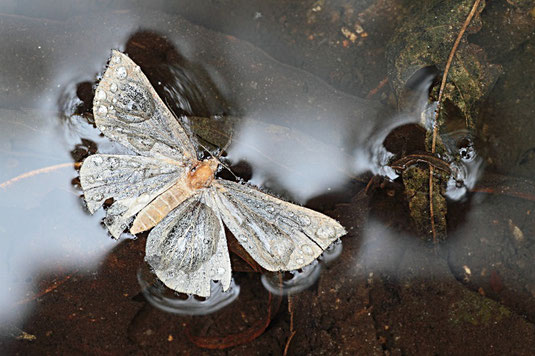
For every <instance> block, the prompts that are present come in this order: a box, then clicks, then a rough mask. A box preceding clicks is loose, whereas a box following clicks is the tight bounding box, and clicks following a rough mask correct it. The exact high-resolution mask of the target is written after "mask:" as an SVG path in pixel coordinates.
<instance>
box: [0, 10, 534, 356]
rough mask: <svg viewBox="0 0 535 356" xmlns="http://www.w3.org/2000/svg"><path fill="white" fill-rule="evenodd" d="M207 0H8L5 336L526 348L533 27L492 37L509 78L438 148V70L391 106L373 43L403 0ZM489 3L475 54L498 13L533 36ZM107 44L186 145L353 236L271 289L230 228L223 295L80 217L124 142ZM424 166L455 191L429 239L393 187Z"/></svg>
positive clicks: (1, 128)
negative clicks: (86, 179) (113, 108)
mask: <svg viewBox="0 0 535 356" xmlns="http://www.w3.org/2000/svg"><path fill="white" fill-rule="evenodd" d="M209 3H210V8H207V7H206V5H207V3H205V2H202V1H201V2H199V3H198V4H197V3H195V4H193V3H189V2H178V3H174V2H173V3H171V2H167V1H162V2H160V3H158V4H157V5H149V4H146V5H145V6H143V7H141V6H139V7H133V6H131V5H129V4H127V3H124V2H117V3H113V4H112V5H105V4H100V3H99V4H98V5H88V4H82V3H81V2H75V3H73V4H71V5H72V6H71V5H69V6H66V5H65V4H63V3H62V1H58V2H56V3H55V4H54V5H53V6H48V5H47V6H44V5H41V4H31V3H30V2H21V3H20V4H17V5H15V4H7V5H5V6H4V8H3V9H2V10H0V28H1V29H2V31H1V33H2V35H3V41H1V43H0V60H1V61H2V63H3V67H2V69H0V90H1V92H2V95H0V256H1V257H2V258H0V271H1V272H0V282H2V285H3V286H4V288H3V290H2V292H0V306H1V309H0V310H1V311H0V349H2V350H4V351H5V352H6V353H7V354H15V353H37V352H39V353H42V352H43V351H44V352H47V353H57V352H63V351H66V350H70V351H72V350H78V351H80V352H81V353H105V352H111V353H137V352H139V351H140V350H150V352H154V353H160V352H162V353H163V352H167V353H169V352H171V353H181V352H195V351H199V350H200V348H201V349H217V348H220V349H224V348H226V347H235V349H227V350H236V352H243V353H245V352H251V351H253V352H259V350H261V351H260V352H261V353H266V354H269V353H272V354H281V353H283V352H284V350H285V348H288V350H289V352H290V354H292V353H296V354H298V353H309V352H313V351H314V352H317V351H318V350H320V351H321V352H324V353H340V352H346V353H356V354H375V353H380V352H389V353H397V352H399V353H409V354H410V353H424V354H425V353H431V352H433V353H435V352H438V353H455V351H457V352H458V350H467V352H470V351H475V350H476V349H473V348H471V347H470V346H468V348H464V347H465V346H466V342H467V340H468V342H469V343H470V344H474V345H479V346H478V347H480V348H479V349H477V351H479V352H480V351H481V350H486V351H488V353H492V352H496V353H499V352H500V351H503V352H505V350H507V352H511V350H513V353H516V354H529V353H530V351H531V350H533V347H534V346H535V338H534V337H533V335H535V326H534V325H533V323H534V322H535V279H534V277H533V276H534V275H535V274H534V273H533V271H534V268H535V266H534V262H533V261H535V259H534V258H533V257H534V255H535V249H534V246H535V243H534V239H535V223H534V221H535V219H533V214H534V208H535V183H534V182H533V181H532V179H533V177H535V159H533V157H534V155H533V152H534V147H533V140H532V137H533V135H534V133H535V126H533V120H532V116H533V112H534V107H533V100H532V98H531V96H530V95H529V93H532V92H533V83H535V81H533V80H532V77H533V76H534V75H535V66H533V62H532V61H533V60H532V58H533V52H534V48H535V43H534V42H533V40H532V39H526V40H525V41H524V42H518V41H517V42H518V43H517V42H515V41H511V43H517V45H515V46H516V47H514V49H510V48H509V46H505V47H504V48H502V50H504V51H505V50H507V51H511V52H510V53H511V58H510V59H506V58H501V57H500V56H496V55H495V54H493V55H492V56H490V57H491V58H492V60H493V61H495V62H496V63H498V64H499V65H500V66H501V67H502V68H503V72H502V74H501V76H500V77H499V78H498V79H497V81H496V83H495V87H494V89H493V90H492V91H490V93H489V94H488V98H487V99H486V101H485V103H484V104H481V107H482V109H481V110H480V114H479V116H478V118H477V122H475V124H474V125H473V127H471V128H470V130H468V129H467V128H466V125H465V124H464V123H462V122H461V124H459V120H457V121H454V124H451V125H450V126H447V128H446V129H445V130H446V132H445V133H444V134H443V135H442V136H441V140H442V141H443V144H444V147H445V151H444V152H441V153H440V157H439V156H438V155H429V154H428V153H425V152H424V151H426V147H425V130H424V129H423V127H426V125H427V126H428V128H429V117H432V116H433V115H434V110H435V106H433V105H430V104H429V103H428V101H427V98H428V95H429V87H430V86H431V85H436V81H437V77H435V74H436V73H431V74H430V73H427V72H426V74H425V75H423V76H420V77H419V79H418V80H416V81H414V82H412V83H410V88H409V90H408V92H407V94H406V97H403V98H402V100H401V99H400V100H399V101H396V97H395V94H394V91H393V89H392V86H390V85H389V83H388V78H389V76H391V73H388V70H387V68H390V67H389V65H390V64H389V63H387V59H386V56H385V53H386V52H387V43H388V41H389V39H390V38H391V37H392V36H393V35H394V33H395V29H396V28H397V27H398V25H400V24H402V23H404V22H406V21H407V18H408V14H410V9H409V8H408V7H405V6H404V5H402V4H394V3H389V2H371V1H368V2H362V3H359V4H350V3H346V2H343V4H342V5H336V4H334V3H333V2H330V1H320V2H314V3H299V4H297V3H296V4H284V3H276V5H277V6H271V5H270V6H267V5H266V4H264V3H262V2H256V1H253V2H247V3H243V4H240V5H239V6H235V7H232V8H231V9H230V8H229V7H230V5H229V4H223V3H213V2H209ZM487 6H488V7H486V8H485V11H484V12H483V13H482V15H481V16H482V19H483V22H482V23H483V25H482V26H483V27H482V29H481V32H479V34H478V35H477V36H472V37H469V40H470V41H474V43H476V42H477V43H478V45H480V46H482V48H483V49H488V51H491V50H492V49H493V48H495V47H496V46H498V47H499V43H498V44H496V43H493V44H492V45H488V46H486V45H485V41H488V37H491V38H492V33H493V32H492V31H491V30H492V28H494V27H493V26H495V24H494V23H493V21H495V18H494V17H493V16H496V18H502V17H506V16H508V15H504V14H508V13H511V11H513V12H514V13H515V14H516V15H515V16H519V17H514V18H515V19H516V18H518V19H521V20H522V21H523V22H522V21H520V20H519V21H520V22H519V26H521V29H522V30H521V31H520V30H519V32H518V33H519V35H518V36H520V35H523V34H526V33H528V32H529V31H528V30H529V26H532V25H531V24H530V22H529V21H531V20H529V17H525V14H526V13H529V12H528V11H527V10H525V9H524V8H523V7H522V6H521V5H512V4H508V5H503V6H505V7H507V9H509V10H507V11H509V12H507V11H505V10H504V9H502V8H500V7H499V6H498V5H494V4H493V5H487ZM500 6H502V5H500ZM514 6H516V7H514ZM513 7H514V8H513ZM230 10H232V11H230ZM221 13H229V15H228V16H227V17H224V16H221V15H220V14H221ZM522 26H523V27H522ZM527 29H528V30H527ZM520 43H522V44H520ZM506 47H507V48H506ZM111 49H118V50H120V51H123V52H125V53H127V54H128V55H129V56H130V57H131V58H132V59H133V60H134V61H135V62H136V63H137V64H139V65H140V67H141V69H142V70H143V72H144V73H145V74H146V75H147V77H148V78H149V80H150V82H151V83H152V85H153V86H154V88H155V90H156V91H157V92H158V94H159V95H160V97H161V98H162V99H163V100H164V102H165V103H166V104H167V105H168V106H169V108H170V109H171V110H172V111H173V112H174V113H175V114H176V116H177V117H179V119H180V120H181V123H182V124H183V125H184V126H185V127H186V129H187V130H188V133H189V134H190V135H191V136H192V137H193V138H194V139H195V140H196V141H197V142H198V143H200V144H201V145H202V146H199V147H198V148H199V155H200V156H204V157H205V158H207V157H209V156H210V154H213V155H218V154H220V153H222V154H223V155H222V160H223V162H224V163H225V164H226V165H228V166H229V167H230V168H231V170H232V171H233V172H234V173H235V174H236V175H238V176H239V178H240V179H243V180H244V181H248V182H250V183H251V184H254V185H258V186H261V187H262V188H263V189H265V190H267V191H269V192H272V193H274V194H276V195H278V196H281V197H283V198H284V199H287V200H291V201H293V202H296V203H299V204H302V205H304V206H307V207H310V208H312V209H315V210H318V211H320V212H323V213H325V214H327V215H329V216H331V217H334V218H336V219H337V220H338V221H340V223H341V224H342V225H344V227H345V228H346V230H347V231H348V234H347V235H346V236H344V237H342V239H341V244H336V245H335V246H333V247H332V248H330V249H328V250H326V251H325V252H324V254H323V257H322V258H320V259H319V261H317V262H314V263H313V264H312V265H310V266H308V267H305V268H303V269H302V270H300V271H298V272H294V273H293V274H290V275H286V276H284V277H283V279H282V286H281V279H280V277H281V276H280V275H279V274H276V273H275V274H267V273H263V274H262V273H259V271H260V270H259V268H258V266H257V265H255V263H254V261H252V260H251V259H250V258H248V257H247V255H246V254H245V251H243V249H241V250H240V248H239V243H238V242H237V241H234V238H233V237H232V236H231V235H230V234H229V233H227V235H228V239H229V246H230V247H231V251H232V252H231V264H232V269H233V278H234V281H233V286H232V288H231V290H230V291H229V292H222V291H221V290H220V287H218V284H217V283H214V285H213V286H212V290H213V291H214V296H213V298H212V297H210V298H209V299H207V300H198V299H195V298H193V297H191V296H190V297H187V298H185V297H184V296H180V295H176V294H175V293H173V292H172V291H170V290H166V289H165V287H163V286H162V285H160V284H158V281H157V280H156V278H155V276H154V275H153V274H152V273H151V272H150V271H149V270H148V269H147V267H146V265H145V263H144V262H143V258H144V254H145V241H146V235H147V234H146V233H145V234H140V235H139V236H138V238H136V239H126V240H123V241H122V242H117V241H114V240H112V239H111V237H110V236H109V234H108V233H107V231H106V229H105V228H104V226H103V225H102V223H101V220H102V219H103V217H104V212H103V211H102V209H101V210H99V211H97V212H96V213H95V215H90V214H89V213H88V211H87V208H86V207H85V205H84V201H83V199H82V197H81V195H82V192H81V190H80V187H79V180H78V168H79V163H80V162H81V161H82V160H83V159H84V158H86V157H87V156H89V155H91V154H94V153H97V152H98V153H126V152H127V151H126V149H125V148H123V147H121V146H119V145H118V144H116V143H114V142H111V141H110V140H108V139H106V138H105V137H104V136H103V135H101V134H100V132H99V131H98V129H96V128H95V127H94V125H93V117H92V101H93V95H94V89H95V87H96V83H97V82H98V80H99V79H100V77H99V76H100V75H101V74H102V73H103V70H104V69H105V66H106V63H107V60H108V58H109V55H110V50H111ZM447 105H450V104H447ZM451 107H452V106H451V105H450V106H447V108H448V109H450V112H453V113H454V114H452V117H455V118H457V116H458V115H459V113H458V112H457V111H455V110H453V109H451ZM422 113H423V114H422ZM457 119H458V118H457ZM222 147H227V149H226V150H225V152H221V148H222ZM206 150H210V151H211V152H210V153H208V152H207V151H206ZM407 157H408V158H409V159H407ZM400 159H405V160H404V161H399V160H400ZM392 162H397V163H398V164H397V165H394V164H393V163H392ZM433 164H435V166H436V167H438V168H437V171H439V170H440V169H439V168H440V167H443V168H444V170H448V169H449V170H450V171H451V172H452V176H453V177H454V178H450V179H449V180H445V181H444V182H443V185H442V187H443V191H442V190H441V191H437V194H439V195H442V196H444V197H447V200H445V202H446V203H445V205H444V209H446V210H447V213H446V214H445V215H442V216H443V217H444V218H445V220H444V221H445V225H444V228H445V229H446V230H447V237H446V238H445V240H444V241H442V242H440V244H438V245H434V244H433V243H432V242H429V241H425V237H424V238H420V237H421V236H419V235H422V234H418V233H416V232H415V231H417V230H418V229H417V226H416V225H417V223H416V222H415V220H414V219H415V215H414V206H415V205H410V204H409V201H412V200H411V199H412V197H411V196H408V195H407V191H409V190H410V189H413V187H412V186H410V184H409V183H410V180H408V179H407V174H408V173H406V172H408V171H409V170H411V174H415V173H414V171H415V170H417V169H420V170H422V171H427V170H428V169H429V168H428V167H429V165H433ZM439 173H440V172H439ZM219 176H220V178H222V179H234V178H233V176H232V174H230V173H229V172H228V170H226V169H222V170H221V171H220V172H219ZM372 176H376V178H374V179H372V180H371V181H370V179H371V178H372ZM381 177H382V178H381ZM439 178H440V176H439V175H437V179H439ZM427 182H428V180H427ZM368 183H370V184H368ZM425 189H428V185H426V184H425V183H424V184H422V186H421V187H420V190H418V189H416V190H415V191H416V193H415V194H417V193H418V192H420V191H425ZM409 195H410V194H409ZM424 195H425V194H424ZM414 204H416V203H414ZM411 209H413V210H411ZM439 213H440V212H439ZM422 214H423V215H422V216H424V218H425V219H427V220H426V221H429V213H428V212H424V213H422ZM426 214H427V215H426ZM438 215H440V214H438ZM425 219H424V220H425ZM437 221H438V220H437ZM437 224H438V223H437ZM130 237H132V236H130ZM143 266H144V267H143ZM143 268H145V269H143ZM218 288H219V289H218ZM436 330H440V333H438V334H437V333H435V332H434V331H436ZM74 340H75V341H74ZM289 340H290V342H289ZM491 343H492V345H493V347H494V348H493V350H494V351H489V350H491V349H490V346H489V345H491ZM217 345H219V346H217ZM236 345H240V346H236ZM298 350H300V351H299V352H298ZM216 352H218V351H216ZM220 352H221V353H223V352H226V351H224V350H223V351H220ZM231 352H232V351H231Z"/></svg>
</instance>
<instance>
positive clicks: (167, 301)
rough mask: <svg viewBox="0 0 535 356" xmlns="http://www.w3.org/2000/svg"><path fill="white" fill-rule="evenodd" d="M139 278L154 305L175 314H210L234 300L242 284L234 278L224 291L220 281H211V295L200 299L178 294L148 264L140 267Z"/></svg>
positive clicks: (148, 298)
mask: <svg viewBox="0 0 535 356" xmlns="http://www.w3.org/2000/svg"><path fill="white" fill-rule="evenodd" d="M137 279H138V281H139V284H140V286H141V288H142V289H141V291H142V292H143V295H144V296H145V298H146V299H147V300H148V301H149V302H150V303H151V304H152V305H154V306H155V307H157V308H158V309H161V310H163V311H165V312H168V313H173V314H181V315H205V314H210V313H213V312H216V311H218V310H220V309H222V308H224V307H226V306H227V305H229V304H230V303H232V302H234V300H236V298H238V296H239V295H240V286H238V285H236V283H235V282H234V280H233V279H232V280H231V282H230V286H229V288H228V289H227V290H226V291H223V286H222V284H221V283H220V282H219V281H211V287H210V296H209V297H207V298H202V299H198V298H197V297H196V296H194V295H184V294H178V293H176V292H174V291H173V290H171V289H169V288H167V287H166V286H165V285H164V284H163V283H162V282H161V281H160V280H159V279H158V278H156V275H155V274H154V272H152V271H151V270H150V268H149V266H148V265H147V264H144V265H143V266H142V267H140V268H139V270H138V273H137ZM181 296H182V297H183V298H181Z"/></svg>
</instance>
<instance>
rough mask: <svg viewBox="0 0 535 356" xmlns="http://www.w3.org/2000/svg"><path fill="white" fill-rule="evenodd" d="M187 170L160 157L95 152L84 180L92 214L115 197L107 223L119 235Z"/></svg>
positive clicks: (85, 168)
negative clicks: (136, 215) (133, 218)
mask: <svg viewBox="0 0 535 356" xmlns="http://www.w3.org/2000/svg"><path fill="white" fill-rule="evenodd" d="M185 174H186V169H185V168H184V167H182V166H179V165H175V164H171V163H169V162H166V161H163V160H160V159H156V158H150V157H143V156H130V155H105V154H95V155H92V156H89V157H87V158H86V159H85V160H84V163H83V164H82V167H81V168H80V183H81V185H82V189H83V190H84V196H85V200H86V202H87V207H88V209H89V212H90V213H91V214H93V213H94V212H95V210H97V209H98V208H100V206H101V205H102V204H103V203H104V201H105V200H106V199H108V198H113V199H114V203H113V204H112V205H111V206H110V207H109V208H108V209H107V210H106V218H105V219H104V223H105V225H106V226H107V227H108V230H109V231H110V233H111V234H112V235H113V237H115V238H119V236H120V235H121V233H122V232H123V231H124V230H125V229H126V228H127V226H128V224H129V223H130V221H131V220H132V217H133V216H134V215H135V214H137V213H138V212H139V211H140V210H141V209H143V208H144V207H145V206H146V205H147V204H148V203H150V202H151V201H152V200H153V199H154V198H155V197H157V196H158V195H160V194H162V193H163V192H164V191H165V190H167V189H168V188H169V187H170V186H171V185H173V183H174V182H175V181H176V180H177V179H180V177H184V176H185ZM184 179H185V178H184Z"/></svg>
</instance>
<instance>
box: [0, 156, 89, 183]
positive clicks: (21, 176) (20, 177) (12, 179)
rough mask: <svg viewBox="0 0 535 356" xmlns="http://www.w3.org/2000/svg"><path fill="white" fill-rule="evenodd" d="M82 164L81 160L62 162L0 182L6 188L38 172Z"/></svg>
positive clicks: (47, 171)
mask: <svg viewBox="0 0 535 356" xmlns="http://www.w3.org/2000/svg"><path fill="white" fill-rule="evenodd" d="M81 165H82V163H81V162H75V163H61V164H56V165H54V166H48V167H44V168H39V169H35V170H33V171H30V172H26V173H23V174H21V175H18V176H16V177H15V178H11V179H9V180H7V181H5V182H3V183H1V184H0V188H4V189H5V188H7V187H8V186H9V185H11V184H13V183H16V182H18V181H19V180H22V179H26V178H30V177H33V176H36V175H38V174H42V173H49V172H52V171H55V170H58V169H61V168H66V167H74V168H79V167H80V166H81Z"/></svg>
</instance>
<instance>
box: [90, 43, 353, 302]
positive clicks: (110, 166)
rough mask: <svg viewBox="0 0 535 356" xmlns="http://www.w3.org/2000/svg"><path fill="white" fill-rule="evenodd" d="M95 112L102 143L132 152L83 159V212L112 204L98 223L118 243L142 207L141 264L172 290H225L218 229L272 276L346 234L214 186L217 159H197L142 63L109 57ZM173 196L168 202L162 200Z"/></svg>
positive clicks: (244, 190)
mask: <svg viewBox="0 0 535 356" xmlns="http://www.w3.org/2000/svg"><path fill="white" fill-rule="evenodd" d="M93 112H94V117H95V123H96V125H97V127H98V128H99V129H100V130H101V131H102V132H103V133H104V134H105V135H106V136H107V137H109V138H111V139H113V140H115V141H117V142H119V143H121V144H122V145H124V146H126V147H127V148H128V149H130V150H131V151H133V152H135V153H136V154H138V156H135V155H104V154H96V155H93V156H90V157H88V158H86V159H85V161H84V163H83V165H82V168H81V169H80V181H81V185H82V189H83V191H84V196H85V199H86V201H87V206H88V208H89V211H90V212H91V213H93V212H94V211H95V210H97V209H98V208H99V207H100V206H101V205H102V204H103V203H104V201H105V200H106V199H109V198H113V200H114V202H113V204H112V205H111V206H110V207H109V208H108V209H107V210H106V218H105V219H104V222H105V224H106V226H107V227H108V229H109V231H110V232H111V234H112V235H113V236H114V237H116V238H118V237H119V235H120V234H121V233H122V232H123V231H124V230H125V229H126V228H127V227H128V225H129V224H130V223H131V222H132V220H133V218H134V216H135V215H136V214H138V213H139V212H140V211H141V213H140V214H138V217H137V219H136V221H137V220H139V219H140V216H143V219H150V220H153V221H152V222H153V224H152V225H150V226H154V228H152V230H151V231H150V233H149V235H148V237H147V245H146V257H145V259H146V261H147V262H148V263H149V264H150V265H151V267H152V268H153V269H154V272H155V273H156V275H157V276H158V278H159V279H160V280H162V281H163V282H164V283H165V284H166V285H167V286H168V287H169V288H171V289H174V290H175V291H178V292H181V293H189V294H197V295H199V296H203V297H207V296H209V295H210V285H211V281H212V280H218V281H220V282H221V283H222V285H223V290H227V289H228V288H229V286H230V281H231V265H230V257H229V252H228V247H227V240H226V236H225V228H224V225H223V223H224V224H225V225H226V226H227V227H228V228H229V229H230V231H231V232H232V233H233V234H234V236H235V237H236V238H237V240H238V242H239V243H240V244H241V245H242V246H243V247H244V248H245V250H246V251H247V252H248V253H249V254H250V255H251V257H252V258H254V259H255V260H256V261H257V262H258V263H259V264H260V265H261V266H262V267H263V268H265V269H267V270H269V271H289V270H294V269H299V268H302V267H304V266H306V265H308V264H309V263H311V262H312V261H314V259H316V258H317V257H318V256H319V255H320V254H321V253H322V252H323V251H324V250H325V249H326V248H327V247H328V246H329V245H330V244H331V243H332V242H333V241H335V240H337V239H338V238H339V237H340V236H342V235H344V234H345V233H346V231H345V229H344V228H343V227H342V226H341V225H340V224H339V223H338V222H337V221H336V220H334V219H332V218H330V217H328V216H326V215H323V214H321V213H318V212H316V211H313V210H311V209H307V208H304V207H301V206H298V205H295V204H291V203H288V202H285V201H283V200H281V199H278V198H276V197H273V196H271V195H269V194H266V193H264V192H261V191H259V190H258V189H255V188H254V187H251V186H249V185H245V184H240V183H235V182H231V181H226V180H215V179H214V176H215V173H216V171H217V161H216V160H214V159H212V160H207V161H198V160H197V158H196V153H195V149H194V147H193V144H192V142H191V141H190V139H189V138H188V136H187V134H186V132H185V131H184V129H183V128H182V126H180V124H179V123H178V121H177V120H176V119H175V118H174V117H173V115H172V113H171V112H170V111H169V109H168V108H167V107H166V106H165V105H164V103H163V101H162V100H161V99H160V98H159V97H158V95H157V94H156V92H155V90H154V88H153V87H152V86H151V85H150V82H149V81H148V79H147V78H146V77H145V75H144V74H143V73H142V72H141V70H140V69H139V67H138V66H137V65H136V64H135V63H134V62H133V61H132V60H131V59H129V58H128V57H127V56H126V55H124V54H122V53H120V52H117V51H113V52H112V57H111V59H110V63H109V66H108V69H107V70H106V72H105V73H104V76H103V79H102V81H101V82H100V83H99V86H98V88H97V90H96V94H95V100H94V102H93ZM177 187H178V188H177ZM177 194H179V195H180V196H176V195H177ZM168 197H169V198H168ZM171 198H172V200H173V202H174V205H173V204H172V203H173V202H168V201H167V199H171ZM144 208H145V209H144ZM162 209H163V210H162ZM142 210H143V211H142ZM167 212H169V213H167ZM144 214H145V215H144ZM151 214H152V215H151ZM165 214H167V215H166V216H165ZM164 216H165V217H164ZM154 217H158V218H154ZM143 221H146V220H143ZM134 225H135V224H134ZM147 228H148V227H147ZM132 231H134V230H132Z"/></svg>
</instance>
